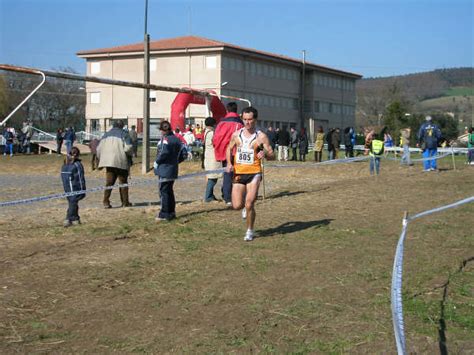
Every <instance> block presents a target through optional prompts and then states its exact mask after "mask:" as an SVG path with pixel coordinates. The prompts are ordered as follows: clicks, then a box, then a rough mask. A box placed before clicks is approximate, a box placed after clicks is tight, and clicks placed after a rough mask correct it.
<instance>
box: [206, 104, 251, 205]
mask: <svg viewBox="0 0 474 355" xmlns="http://www.w3.org/2000/svg"><path fill="white" fill-rule="evenodd" d="M226 110H227V115H226V116H225V117H224V118H223V119H222V120H221V121H220V122H219V124H218V125H217V127H216V130H215V132H214V137H213V139H212V144H213V145H214V154H215V156H216V160H217V161H220V162H222V167H224V168H225V167H226V166H227V161H226V149H227V146H228V145H229V142H230V139H231V137H232V134H233V133H234V132H235V131H238V130H239V129H241V128H242V127H243V126H244V123H243V122H242V120H241V118H240V116H239V114H238V113H237V104H236V103H235V102H229V103H228V104H227V106H226ZM232 176H233V172H232V171H231V172H224V179H223V182H222V197H223V198H224V201H225V202H226V204H227V205H231V204H232V202H231V201H232Z"/></svg>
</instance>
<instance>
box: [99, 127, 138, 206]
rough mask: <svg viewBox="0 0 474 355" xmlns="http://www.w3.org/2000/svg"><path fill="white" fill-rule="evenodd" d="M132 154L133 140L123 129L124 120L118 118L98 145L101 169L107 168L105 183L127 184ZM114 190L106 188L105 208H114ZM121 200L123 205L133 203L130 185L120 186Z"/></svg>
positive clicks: (111, 184) (107, 184)
mask: <svg viewBox="0 0 474 355" xmlns="http://www.w3.org/2000/svg"><path fill="white" fill-rule="evenodd" d="M131 155H132V142H131V141H130V136H129V135H128V133H127V132H125V131H124V130H123V121H121V120H118V121H117V122H115V123H114V124H113V127H112V129H111V130H110V131H108V132H107V133H105V134H104V136H103V137H102V139H101V140H100V143H99V145H98V147H97V158H98V159H99V169H103V168H105V185H106V186H113V185H114V184H115V182H116V181H117V179H118V181H119V184H127V183H128V176H129V173H130V161H131ZM111 194H112V190H110V189H108V190H104V199H103V204H104V208H112V205H111V204H110V195H111ZM120 201H121V202H122V207H129V206H131V205H132V204H131V203H130V201H129V199H128V187H121V188H120Z"/></svg>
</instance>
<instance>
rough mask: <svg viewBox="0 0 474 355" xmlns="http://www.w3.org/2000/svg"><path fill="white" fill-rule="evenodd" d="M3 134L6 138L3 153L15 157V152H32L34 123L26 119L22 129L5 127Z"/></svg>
mask: <svg viewBox="0 0 474 355" xmlns="http://www.w3.org/2000/svg"><path fill="white" fill-rule="evenodd" d="M2 136H3V138H4V139H5V148H4V150H3V155H5V156H6V155H9V156H10V157H13V155H15V154H31V138H32V137H33V124H32V123H31V121H25V122H23V124H22V127H21V128H20V129H15V128H14V127H4V129H3V132H2Z"/></svg>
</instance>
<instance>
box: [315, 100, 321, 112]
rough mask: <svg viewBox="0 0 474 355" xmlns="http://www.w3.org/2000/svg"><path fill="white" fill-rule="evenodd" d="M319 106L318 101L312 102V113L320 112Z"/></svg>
mask: <svg viewBox="0 0 474 355" xmlns="http://www.w3.org/2000/svg"><path fill="white" fill-rule="evenodd" d="M319 105H320V103H319V101H315V102H314V112H321V109H320V107H319Z"/></svg>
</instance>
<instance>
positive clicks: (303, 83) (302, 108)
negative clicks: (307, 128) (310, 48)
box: [299, 50, 306, 129]
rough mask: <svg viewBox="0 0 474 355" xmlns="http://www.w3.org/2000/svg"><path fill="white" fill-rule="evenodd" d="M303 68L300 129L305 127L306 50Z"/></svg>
mask: <svg viewBox="0 0 474 355" xmlns="http://www.w3.org/2000/svg"><path fill="white" fill-rule="evenodd" d="M302 52H303V60H302V70H301V104H300V125H299V126H300V127H299V128H300V129H301V128H303V127H304V101H305V100H304V96H305V81H306V51H305V50H303V51H302Z"/></svg>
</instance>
